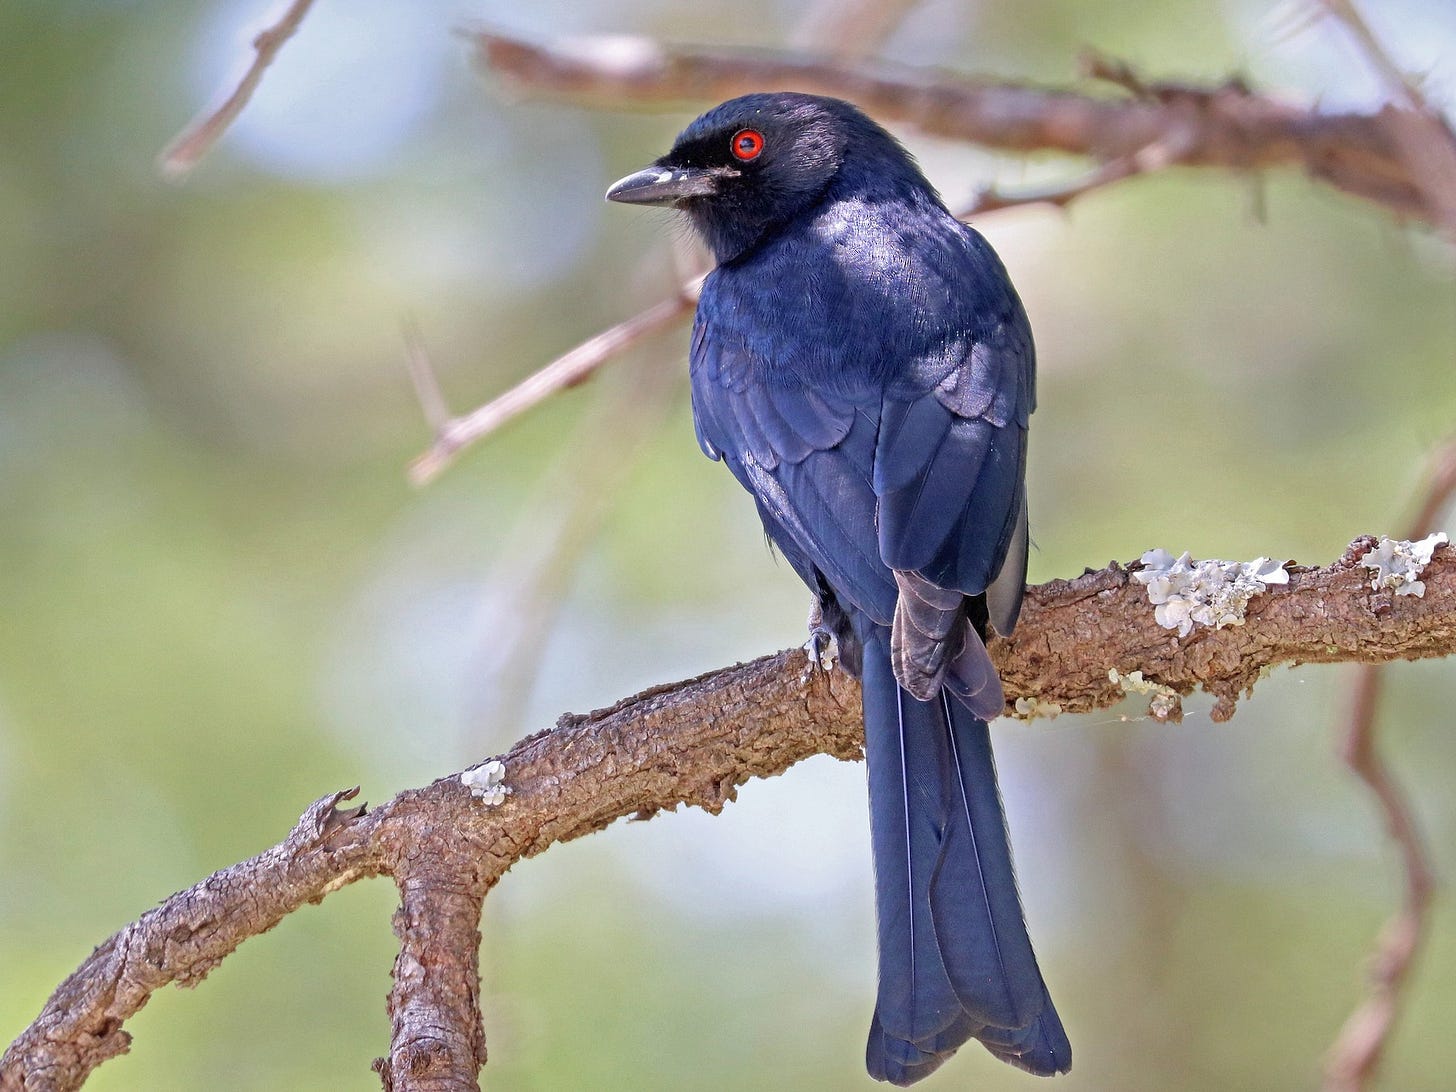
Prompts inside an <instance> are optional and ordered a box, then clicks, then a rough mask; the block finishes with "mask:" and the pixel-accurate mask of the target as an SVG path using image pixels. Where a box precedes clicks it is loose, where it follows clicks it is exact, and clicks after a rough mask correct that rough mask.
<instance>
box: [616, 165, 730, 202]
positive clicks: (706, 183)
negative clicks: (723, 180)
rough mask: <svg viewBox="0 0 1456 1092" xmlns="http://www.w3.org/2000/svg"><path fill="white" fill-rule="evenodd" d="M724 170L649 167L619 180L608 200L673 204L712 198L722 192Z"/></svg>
mask: <svg viewBox="0 0 1456 1092" xmlns="http://www.w3.org/2000/svg"><path fill="white" fill-rule="evenodd" d="M722 173H723V172H722V171H721V170H712V169H709V168H704V167H648V168H647V169H646V170H642V171H638V172H637V173H636V174H629V175H628V176H627V177H626V178H623V179H621V180H620V181H618V182H616V183H615V184H614V185H613V186H612V188H611V189H609V190H608V191H607V200H608V201H621V202H622V203H623V204H625V205H669V206H671V205H675V204H677V203H678V202H679V201H681V200H682V199H683V198H685V197H711V196H712V195H713V194H715V193H717V192H718V180H719V178H720V177H721V176H722Z"/></svg>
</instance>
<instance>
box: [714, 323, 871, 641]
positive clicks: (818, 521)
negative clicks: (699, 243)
mask: <svg viewBox="0 0 1456 1092" xmlns="http://www.w3.org/2000/svg"><path fill="white" fill-rule="evenodd" d="M768 364H769V362H768V361H766V360H764V359H763V356H762V353H761V352H759V351H758V349H757V348H756V347H755V345H754V343H753V342H752V340H751V339H749V338H747V337H745V336H741V334H740V332H739V331H738V330H737V328H736V324H735V323H734V321H733V316H732V315H731V314H724V313H718V312H717V311H716V309H715V306H714V303H713V300H712V299H711V297H708V298H707V299H706V300H705V303H700V305H699V310H698V318H697V322H696V324H695V325H694V328H693V341H692V351H691V370H692V389H693V420H694V423H695V427H696V429H697V434H698V442H699V444H700V445H701V446H702V448H703V451H704V452H705V453H706V454H707V455H708V456H710V457H711V458H714V459H722V460H723V461H724V462H725V463H726V464H727V465H728V467H729V469H730V470H731V471H732V472H733V475H734V476H735V477H736V478H737V479H738V480H739V481H740V482H741V483H742V484H743V486H744V487H745V488H747V489H748V490H749V492H751V493H753V494H754V496H755V497H756V498H757V499H758V503H759V508H760V513H761V514H763V515H765V517H766V518H765V520H764V524H765V529H766V530H767V531H768V533H769V536H770V537H771V538H773V539H774V540H775V541H776V542H778V544H779V545H780V546H781V547H782V548H783V549H784V551H785V553H786V555H788V556H789V557H790V559H791V560H793V561H794V562H795V566H794V567H795V568H796V569H801V565H802V563H803V562H804V561H807V562H808V563H809V564H811V565H813V566H814V567H815V568H817V569H818V570H819V571H820V572H821V573H822V574H823V575H824V578H825V579H826V580H827V581H828V582H829V584H830V585H831V586H832V587H833V588H834V590H835V592H836V594H837V595H838V596H839V597H840V598H841V599H842V600H843V601H844V602H845V603H846V605H848V606H852V607H854V608H856V609H858V610H859V611H862V612H863V613H864V614H866V615H868V616H869V617H870V618H871V619H873V620H874V621H876V622H878V623H879V624H881V625H889V624H890V621H891V618H892V617H893V615H894V610H895V597H896V589H895V583H894V579H893V576H892V574H891V573H890V571H889V570H888V569H887V568H886V567H885V564H884V562H883V561H882V560H881V558H880V551H879V545H878V543H877V542H876V539H875V530H874V528H875V506H876V503H877V502H876V497H875V491H874V486H873V483H872V478H873V472H874V458H875V436H876V434H877V432H878V425H879V421H878V417H879V406H878V399H877V397H876V398H860V397H854V396H852V395H847V394H844V393H842V392H841V393H830V392H826V391H823V390H816V389H812V388H811V387H809V386H808V385H806V384H803V383H799V382H796V381H794V380H793V378H792V376H790V375H787V374H786V373H785V372H784V371H783V370H781V369H771V368H770V367H768ZM769 517H771V518H769ZM800 575H804V574H803V572H802V571H801V572H800ZM806 579H807V577H806ZM811 586H812V582H811Z"/></svg>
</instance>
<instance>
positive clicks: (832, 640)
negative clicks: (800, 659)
mask: <svg viewBox="0 0 1456 1092" xmlns="http://www.w3.org/2000/svg"><path fill="white" fill-rule="evenodd" d="M804 652H805V653H806V654H807V655H808V657H809V667H808V670H806V671H805V672H804V679H805V681H806V682H807V681H808V679H809V677H810V676H811V675H813V674H814V673H815V672H816V671H833V670H834V665H835V664H837V663H838V662H839V639H838V638H836V637H835V636H834V634H833V633H831V632H830V631H829V630H827V629H825V628H824V627H823V626H814V627H812V628H811V629H810V630H809V639H808V640H807V641H805V642H804Z"/></svg>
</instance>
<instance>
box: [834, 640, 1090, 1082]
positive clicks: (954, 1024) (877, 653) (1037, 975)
mask: <svg viewBox="0 0 1456 1092" xmlns="http://www.w3.org/2000/svg"><path fill="white" fill-rule="evenodd" d="M863 683H864V715H865V756H866V759H867V762H868V766H869V783H870V834H871V840H872V843H873V847H874V858H875V902H876V911H877V915H878V919H879V946H880V985H879V995H878V998H877V1001H876V1006H875V1017H874V1022H873V1024H872V1025H871V1027H870V1035H869V1044H868V1046H867V1048H866V1051H865V1062H866V1065H867V1066H868V1068H869V1072H870V1075H871V1076H872V1077H874V1078H876V1079H877V1080H883V1081H889V1082H890V1083H892V1084H897V1085H908V1084H912V1083H914V1082H915V1081H917V1080H919V1079H920V1078H921V1077H924V1076H926V1075H927V1074H929V1073H931V1072H933V1071H934V1070H935V1069H936V1068H937V1067H938V1066H939V1065H940V1064H941V1063H942V1062H944V1061H945V1060H946V1059H947V1058H949V1057H950V1056H951V1055H952V1054H954V1053H955V1051H956V1049H957V1048H958V1047H960V1045H961V1044H962V1043H964V1042H965V1041H966V1040H967V1039H971V1038H975V1039H979V1040H980V1041H981V1043H982V1044H984V1045H985V1047H986V1049H987V1050H989V1051H990V1052H991V1053H992V1054H994V1055H996V1057H998V1058H1000V1059H1002V1060H1003V1061H1007V1062H1010V1063H1011V1064H1012V1065H1015V1066H1018V1067H1020V1068H1021V1069H1025V1070H1027V1071H1028V1072H1030V1073H1035V1074H1038V1075H1041V1076H1051V1075H1053V1074H1056V1073H1065V1072H1066V1071H1067V1069H1068V1068H1069V1067H1070V1066H1071V1064H1072V1047H1071V1044H1070V1043H1069V1042H1068V1041H1067V1035H1066V1032H1065V1031H1064V1030H1063V1029H1062V1023H1061V1020H1060V1019H1058V1017H1057V1012H1056V1009H1055V1008H1054V1007H1053V1006H1052V1001H1051V997H1050V996H1049V995H1048V994H1047V989H1046V985H1045V983H1044V982H1043V981H1042V977H1041V970H1040V969H1039V968H1038V967H1037V963H1036V956H1035V954H1034V953H1033V952H1032V950H1031V940H1030V938H1029V937H1028V936H1027V932H1026V923H1025V921H1024V920H1023V918H1022V912H1021V899H1020V897H1019V895H1018V894H1017V891H1016V878H1015V876H1014V874H1013V872H1012V867H1011V847H1010V843H1009V842H1008V840H1007V834H1006V820H1005V816H1004V814H1003V813H1002V810H1001V798H1000V794H999V792H998V791H997V788H996V766H995V763H994V761H993V760H992V757H991V739H990V733H989V731H988V729H987V727H986V722H985V721H983V720H979V719H977V718H976V717H975V716H974V715H972V714H971V713H970V712H969V711H968V710H966V709H965V708H964V707H963V706H961V705H960V704H959V703H957V702H956V701H954V700H953V699H952V698H950V697H949V696H948V695H947V694H946V693H945V692H944V691H942V693H941V694H940V696H938V697H937V698H935V699H934V700H932V701H928V702H922V701H917V700H916V699H915V698H914V697H912V696H911V695H910V694H908V693H907V692H906V691H904V690H902V689H901V688H900V687H899V686H898V685H897V684H896V682H895V676H894V673H893V670H892V668H891V664H890V652H889V646H888V643H887V642H886V641H885V640H883V639H882V638H880V637H879V636H878V635H877V636H876V638H874V639H872V640H871V641H869V642H866V646H865V649H864V675H863Z"/></svg>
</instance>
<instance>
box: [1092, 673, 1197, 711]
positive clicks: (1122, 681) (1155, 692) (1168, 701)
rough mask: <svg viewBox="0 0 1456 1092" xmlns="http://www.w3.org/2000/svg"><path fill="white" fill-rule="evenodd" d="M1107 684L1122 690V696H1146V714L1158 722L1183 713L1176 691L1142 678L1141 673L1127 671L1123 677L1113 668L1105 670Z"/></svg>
mask: <svg viewBox="0 0 1456 1092" xmlns="http://www.w3.org/2000/svg"><path fill="white" fill-rule="evenodd" d="M1107 678H1108V681H1109V682H1112V683H1114V684H1115V685H1117V686H1120V687H1121V688H1122V692H1123V693H1124V694H1148V695H1150V697H1149V699H1148V712H1149V713H1151V714H1152V715H1153V716H1154V717H1156V718H1157V719H1158V720H1167V719H1169V718H1170V717H1173V716H1175V715H1177V714H1181V713H1182V712H1183V698H1182V697H1181V696H1180V695H1179V693H1178V691H1176V690H1174V689H1173V688H1172V687H1171V686H1168V685H1167V684H1165V683H1160V682H1153V680H1152V679H1145V678H1143V673H1142V672H1141V671H1129V672H1128V673H1127V674H1126V675H1124V674H1123V673H1122V672H1121V671H1119V670H1117V668H1115V667H1109V668H1108V669H1107Z"/></svg>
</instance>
